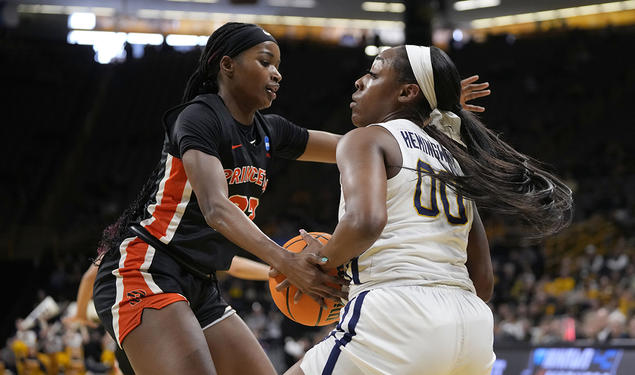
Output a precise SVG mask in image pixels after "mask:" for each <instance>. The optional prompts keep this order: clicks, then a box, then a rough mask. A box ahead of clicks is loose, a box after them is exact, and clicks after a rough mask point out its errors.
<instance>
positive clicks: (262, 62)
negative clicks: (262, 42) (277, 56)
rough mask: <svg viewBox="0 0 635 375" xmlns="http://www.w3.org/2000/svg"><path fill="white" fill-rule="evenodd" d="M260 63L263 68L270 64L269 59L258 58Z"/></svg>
mask: <svg viewBox="0 0 635 375" xmlns="http://www.w3.org/2000/svg"><path fill="white" fill-rule="evenodd" d="M260 64H261V65H262V66H264V67H265V68H266V67H268V66H269V65H271V63H270V62H269V61H265V60H260Z"/></svg>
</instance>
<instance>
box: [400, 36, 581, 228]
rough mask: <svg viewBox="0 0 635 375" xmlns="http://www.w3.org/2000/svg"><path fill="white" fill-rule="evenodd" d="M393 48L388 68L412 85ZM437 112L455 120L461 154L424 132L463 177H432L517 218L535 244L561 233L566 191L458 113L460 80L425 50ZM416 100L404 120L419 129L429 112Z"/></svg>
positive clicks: (446, 61) (444, 60)
mask: <svg viewBox="0 0 635 375" xmlns="http://www.w3.org/2000/svg"><path fill="white" fill-rule="evenodd" d="M395 48H396V50H397V51H396V52H397V54H396V57H395V58H394V60H393V62H392V64H393V69H395V71H396V72H397V73H398V75H399V78H398V79H399V80H400V82H403V83H414V84H417V80H416V77H415V75H414V73H413V70H412V68H411V66H410V62H409V60H408V55H407V51H406V48H405V46H399V47H395ZM430 48H431V50H430V56H431V60H432V68H433V75H434V90H435V93H436V97H437V102H438V103H437V107H438V108H439V109H440V110H444V111H452V112H454V113H455V114H456V115H458V116H459V117H460V118H461V138H462V140H463V142H464V143H465V145H466V146H467V147H466V148H463V147H462V146H461V145H459V144H458V143H456V142H454V141H453V140H451V139H450V138H449V137H448V136H446V135H445V134H444V133H442V132H441V131H439V130H438V129H437V128H436V127H434V126H425V127H424V131H425V132H426V133H428V134H429V135H430V136H431V137H433V138H434V139H436V140H437V141H438V142H439V143H440V144H441V145H442V146H444V147H445V148H446V149H447V150H448V151H449V152H450V153H451V154H452V156H454V158H455V159H456V160H457V161H458V163H459V165H460V167H461V169H462V171H463V173H464V175H463V176H460V175H458V174H455V173H451V172H445V171H437V172H435V177H436V178H438V179H439V180H440V181H441V182H443V183H445V184H446V185H447V186H448V187H450V188H452V189H454V190H455V191H456V192H458V193H459V194H461V195H463V196H465V197H467V198H470V199H472V200H474V201H475V202H476V204H477V205H478V206H479V207H483V208H486V209H489V210H490V211H493V212H497V213H503V214H507V215H513V216H519V217H520V218H521V219H523V221H524V222H525V223H527V224H529V228H527V229H528V230H527V232H526V236H527V237H528V238H533V239H540V238H544V237H546V236H549V235H551V234H554V233H557V232H559V231H560V230H562V229H564V228H565V227H566V226H567V225H569V223H570V222H571V219H572V214H573V199H572V193H571V190H570V189H569V187H567V185H566V184H565V183H564V182H562V181H561V180H560V179H559V178H558V177H556V176H555V175H554V174H552V173H550V172H549V171H547V170H546V169H545V167H544V166H543V165H542V164H541V163H540V162H539V161H537V160H535V159H533V158H531V157H529V156H527V155H524V154H522V153H520V152H518V151H517V150H515V149H514V148H513V147H512V146H510V145H509V144H507V143H506V142H504V141H503V140H502V139H500V137H499V136H498V135H496V134H494V133H493V132H492V131H491V130H489V129H488V128H487V127H486V126H485V125H483V123H481V121H480V120H479V119H478V118H477V117H476V116H475V115H474V114H472V113H471V112H469V111H466V110H464V109H463V108H462V106H461V103H460V97H461V79H460V76H459V73H458V71H457V69H456V67H455V65H454V63H453V62H452V60H450V58H449V57H448V56H447V55H446V54H445V52H443V51H442V50H440V49H439V48H437V47H430ZM421 97H422V98H421V99H420V100H419V101H418V102H417V103H415V105H413V106H411V107H410V108H409V109H407V113H406V114H405V117H406V118H408V119H410V120H412V121H413V122H415V123H417V124H419V125H420V126H423V124H424V122H425V121H426V120H427V119H428V117H429V116H430V113H431V112H432V109H431V108H430V104H429V103H428V101H427V100H426V99H425V97H423V95H421Z"/></svg>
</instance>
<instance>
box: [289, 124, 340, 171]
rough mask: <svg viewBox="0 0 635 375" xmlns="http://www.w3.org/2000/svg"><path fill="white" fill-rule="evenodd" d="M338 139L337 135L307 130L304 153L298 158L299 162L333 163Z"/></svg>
mask: <svg viewBox="0 0 635 375" xmlns="http://www.w3.org/2000/svg"><path fill="white" fill-rule="evenodd" d="M340 138H342V136H341V135H339V134H334V133H329V132H323V131H318V130H309V140H308V141H307V145H306V149H305V150H304V153H303V154H302V155H301V156H300V157H299V158H298V160H301V161H313V162H320V163H335V162H336V160H335V149H336V148H337V143H338V142H339V140H340Z"/></svg>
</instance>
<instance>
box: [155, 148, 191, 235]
mask: <svg viewBox="0 0 635 375" xmlns="http://www.w3.org/2000/svg"><path fill="white" fill-rule="evenodd" d="M186 184H187V175H186V174H185V168H184V167H183V161H182V160H181V159H179V158H176V157H172V167H171V168H170V176H169V177H168V179H167V181H165V185H164V186H163V197H162V198H161V202H156V203H157V205H156V207H155V209H154V213H153V214H152V216H154V219H155V220H153V221H152V223H151V224H150V225H146V226H145V228H146V229H147V230H148V232H150V234H152V235H153V236H154V237H156V238H159V239H160V238H162V237H163V236H165V234H166V232H167V229H168V226H169V225H170V222H171V221H172V217H174V214H175V213H176V208H177V206H178V205H179V203H181V199H182V198H183V191H184V190H185V185H186ZM159 193H160V192H157V195H158V194H159Z"/></svg>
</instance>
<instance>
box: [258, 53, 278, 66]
mask: <svg viewBox="0 0 635 375" xmlns="http://www.w3.org/2000/svg"><path fill="white" fill-rule="evenodd" d="M258 53H260V54H265V55H269V56H270V57H275V56H274V54H273V53H271V52H269V51H267V50H262V51H260V52H258ZM280 63H282V59H279V60H278V65H280Z"/></svg>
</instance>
